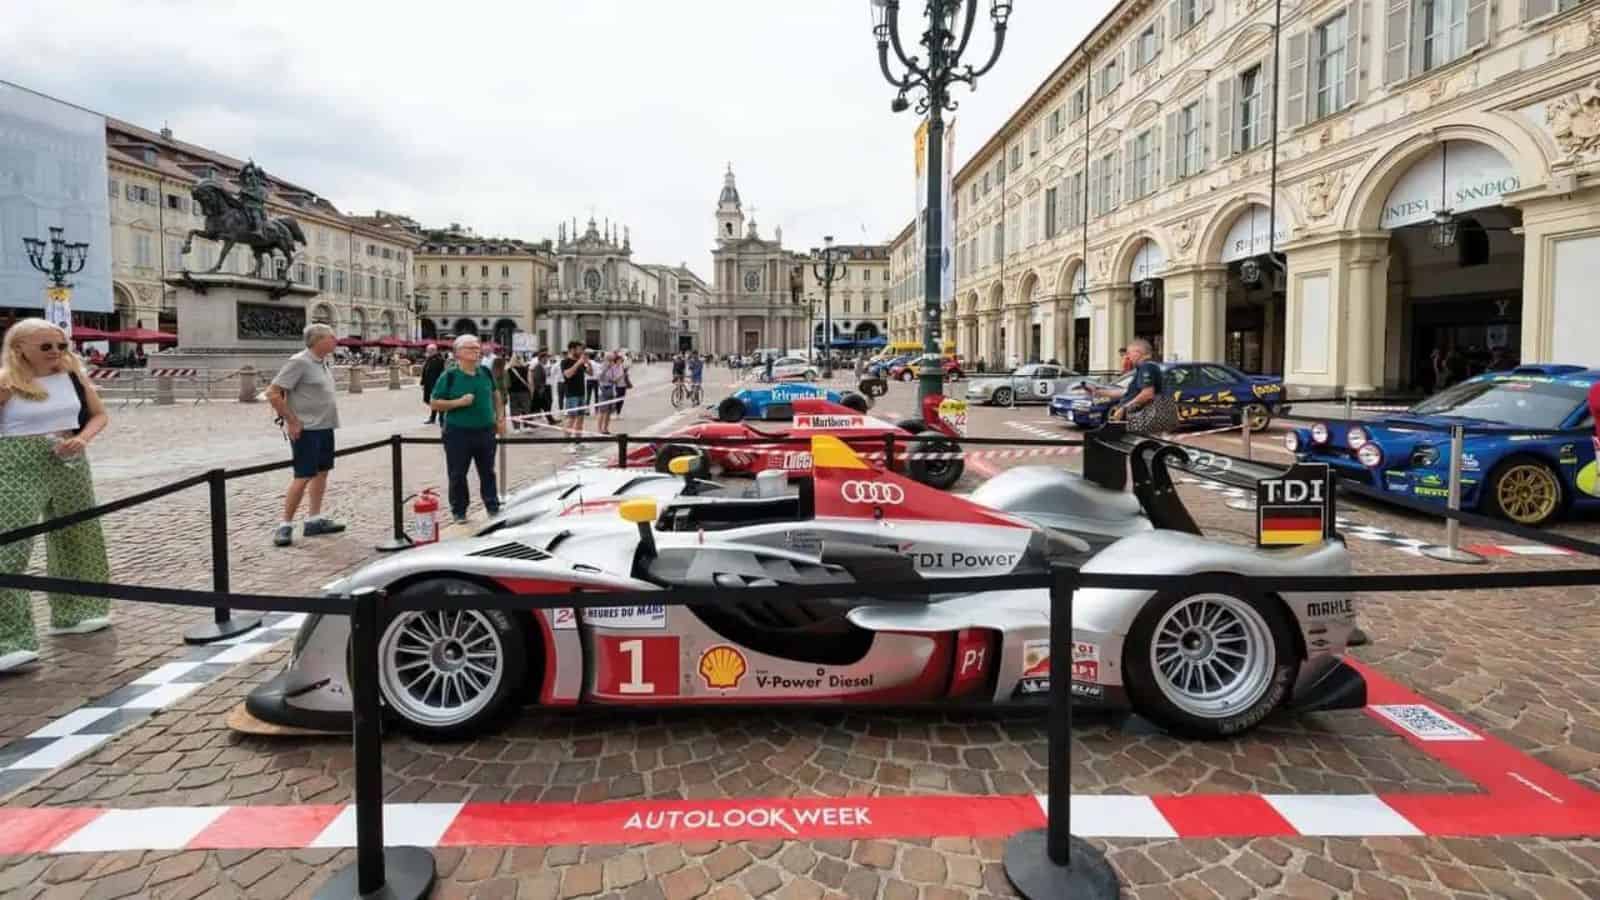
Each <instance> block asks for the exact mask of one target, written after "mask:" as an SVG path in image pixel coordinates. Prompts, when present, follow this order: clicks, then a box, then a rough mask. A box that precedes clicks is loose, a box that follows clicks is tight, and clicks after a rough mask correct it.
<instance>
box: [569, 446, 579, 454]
mask: <svg viewBox="0 0 1600 900" xmlns="http://www.w3.org/2000/svg"><path fill="white" fill-rule="evenodd" d="M567 452H568V453H577V452H578V445H577V444H568V445H567Z"/></svg>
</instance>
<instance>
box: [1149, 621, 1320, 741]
mask: <svg viewBox="0 0 1600 900" xmlns="http://www.w3.org/2000/svg"><path fill="white" fill-rule="evenodd" d="M1288 618H1289V617H1288V613H1287V612H1286V611H1285V610H1284V608H1283V605H1282V603H1280V602H1279V601H1277V600H1276V599H1270V598H1244V597H1236V596H1233V595H1230V594H1188V595H1185V594H1182V593H1176V592H1165V593H1160V594H1157V595H1156V596H1155V597H1153V598H1151V599H1150V600H1149V601H1147V602H1146V603H1145V605H1144V608H1143V609H1142V610H1140V612H1139V615H1138V617H1137V618H1136V619H1134V623H1133V628H1132V629H1131V630H1130V631H1129V632H1128V643H1127V645H1126V648H1125V651H1124V659H1123V673H1124V681H1125V683H1126V686H1127V690H1128V696H1129V699H1130V700H1131V701H1132V702H1133V706H1134V711H1135V712H1138V713H1139V714H1141V715H1143V716H1145V717H1147V718H1149V719H1150V720H1151V721H1153V722H1155V723H1156V724H1158V725H1160V726H1162V727H1164V728H1166V729H1167V730H1169V731H1171V732H1173V733H1175V734H1180V735H1183V736H1187V737H1196V738H1223V737H1229V736H1231V735H1236V734H1241V733H1243V732H1245V731H1248V730H1250V729H1251V728H1254V727H1255V726H1256V725H1257V724H1258V723H1259V722H1260V721H1261V720H1262V719H1264V718H1266V716H1267V714H1268V713H1271V712H1272V711H1273V710H1274V709H1276V708H1277V706H1278V704H1280V703H1282V702H1283V700H1284V698H1286V697H1288V696H1289V690H1290V688H1291V687H1293V684H1294V673H1295V668H1296V665H1297V663H1298V659H1297V658H1296V655H1295V651H1294V649H1293V647H1294V644H1293V638H1292V637H1291V636H1290V628H1289V621H1288Z"/></svg>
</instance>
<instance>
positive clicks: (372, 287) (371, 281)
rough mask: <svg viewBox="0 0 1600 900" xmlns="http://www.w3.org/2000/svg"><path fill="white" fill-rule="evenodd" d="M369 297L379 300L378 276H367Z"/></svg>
mask: <svg viewBox="0 0 1600 900" xmlns="http://www.w3.org/2000/svg"><path fill="white" fill-rule="evenodd" d="M367 296H368V297H371V298H373V299H374V300H376V299H377V298H378V276H376V275H368V276H367Z"/></svg>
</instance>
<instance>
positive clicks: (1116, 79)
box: [1096, 57, 1122, 97]
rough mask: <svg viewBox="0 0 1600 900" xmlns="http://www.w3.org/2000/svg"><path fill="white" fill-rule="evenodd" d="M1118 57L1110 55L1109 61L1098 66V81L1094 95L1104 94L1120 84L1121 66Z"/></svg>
mask: <svg viewBox="0 0 1600 900" xmlns="http://www.w3.org/2000/svg"><path fill="white" fill-rule="evenodd" d="M1120 63H1121V58H1120V57H1112V59H1111V61H1110V62H1108V63H1106V64H1105V65H1104V66H1101V67H1100V81H1099V85H1098V88H1099V90H1098V91H1096V96H1099V97H1104V96H1105V95H1107V94H1109V93H1111V92H1112V91H1114V90H1116V89H1117V87H1118V86H1119V85H1121V84H1122V66H1121V65H1120Z"/></svg>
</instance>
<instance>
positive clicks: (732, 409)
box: [717, 397, 744, 422]
mask: <svg viewBox="0 0 1600 900" xmlns="http://www.w3.org/2000/svg"><path fill="white" fill-rule="evenodd" d="M717 421H719V422H742V421H744V401H743V400H740V399H739V398H738V397H723V398H722V402H721V403H718V404H717Z"/></svg>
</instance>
